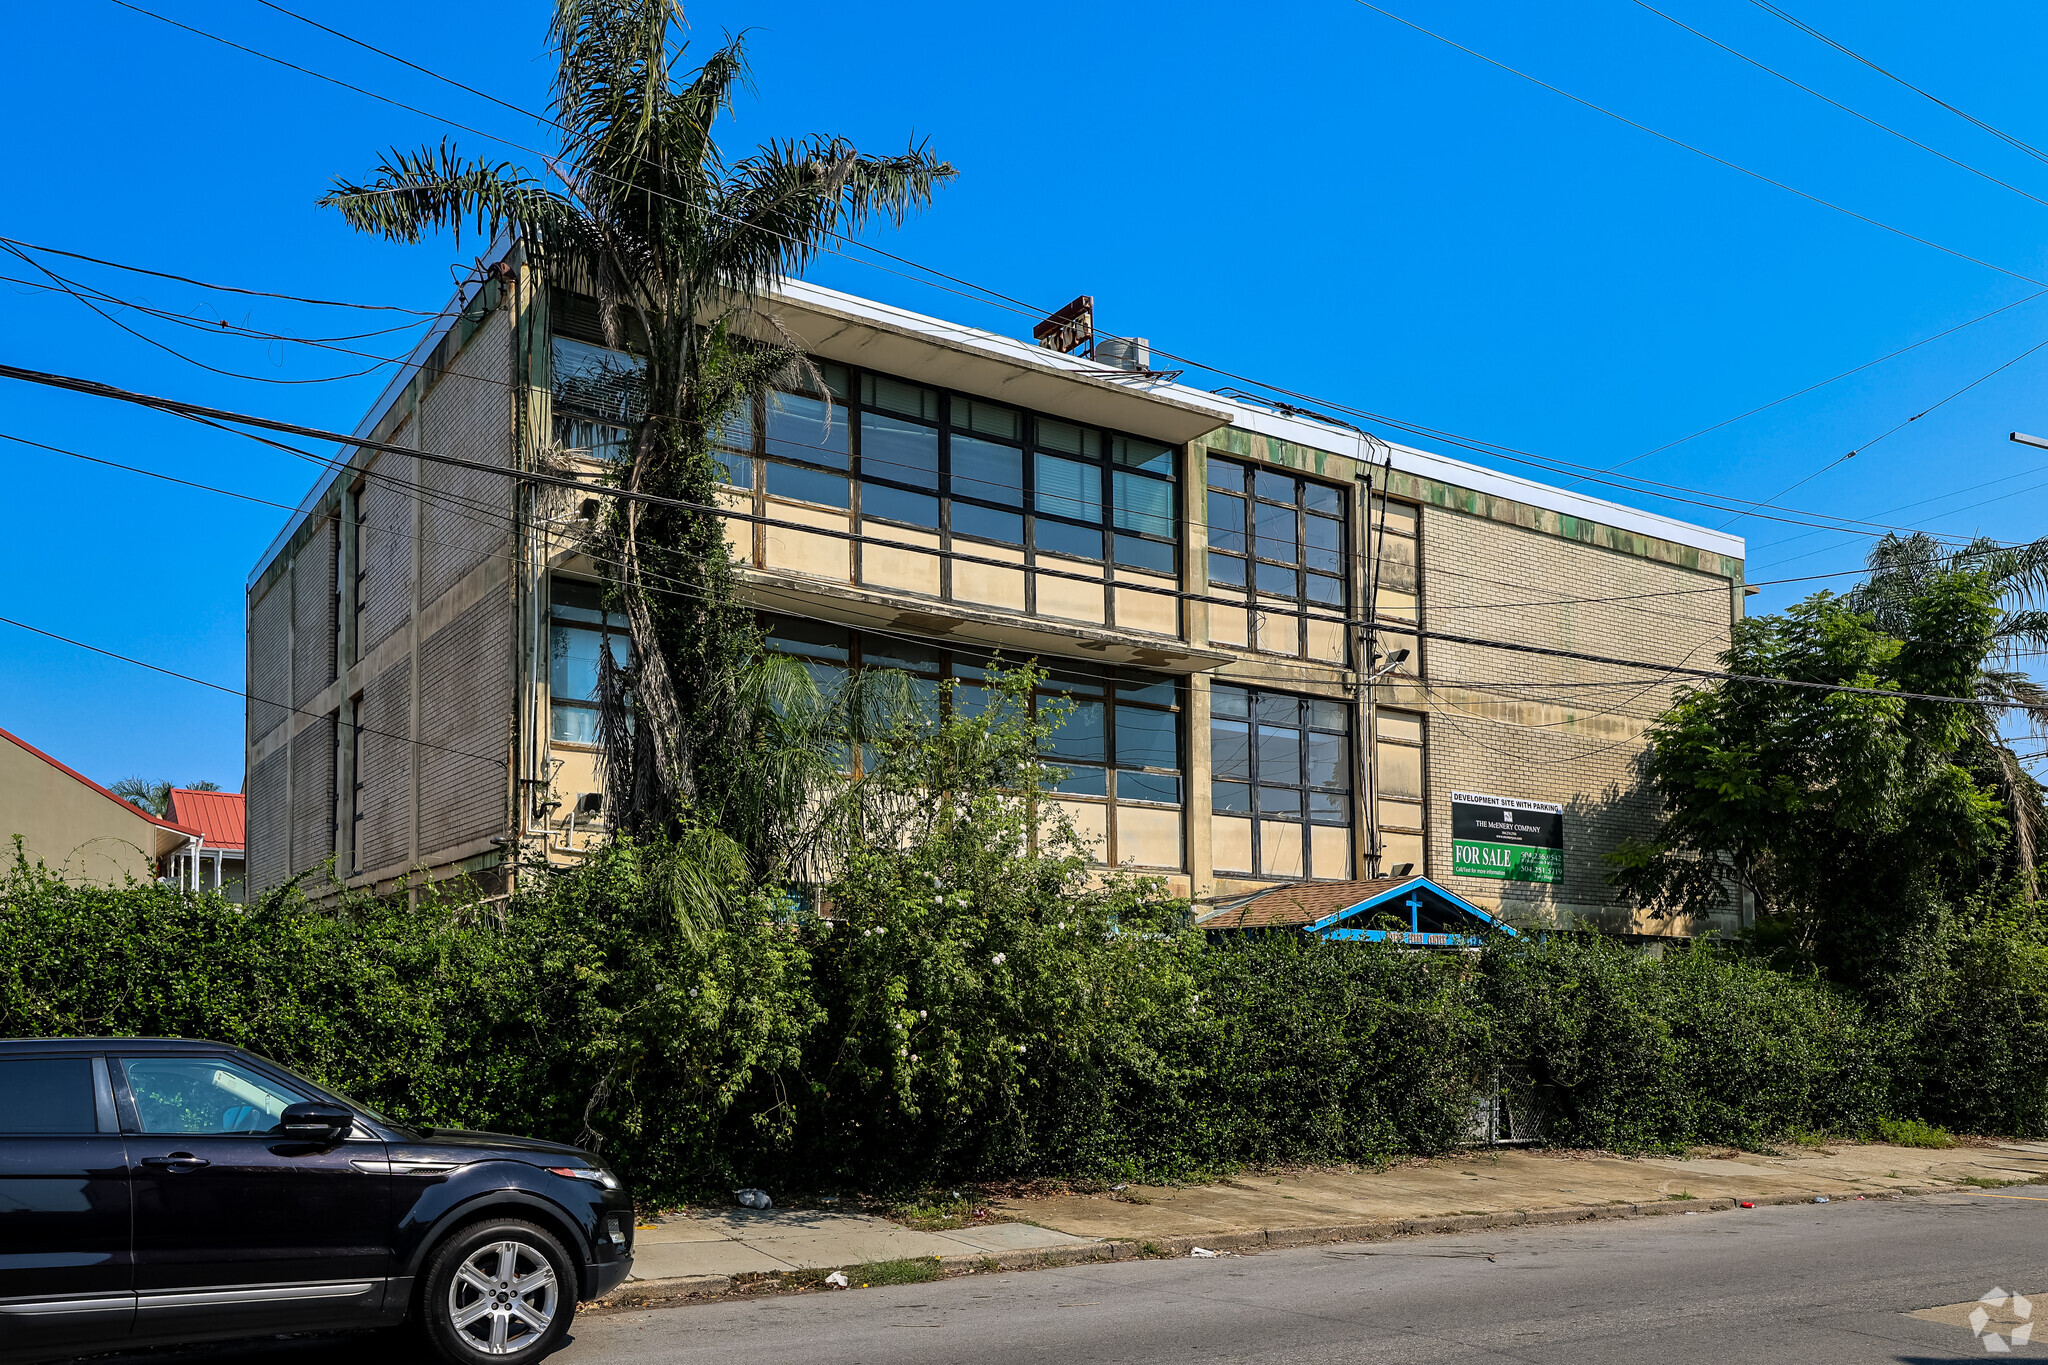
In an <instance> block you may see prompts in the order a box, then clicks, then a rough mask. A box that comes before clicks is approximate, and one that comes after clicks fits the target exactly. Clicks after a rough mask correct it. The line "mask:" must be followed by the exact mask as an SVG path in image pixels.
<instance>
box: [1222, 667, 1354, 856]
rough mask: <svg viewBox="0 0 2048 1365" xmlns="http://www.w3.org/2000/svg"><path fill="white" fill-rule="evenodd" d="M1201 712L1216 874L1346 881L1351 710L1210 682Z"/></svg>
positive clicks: (1323, 701) (1311, 699)
mask: <svg viewBox="0 0 2048 1365" xmlns="http://www.w3.org/2000/svg"><path fill="white" fill-rule="evenodd" d="M1209 715H1210V719H1209V764H1210V778H1211V783H1210V808H1211V810H1212V812H1213V819H1214V822H1215V824H1214V829H1213V835H1214V843H1213V847H1214V850H1215V857H1214V861H1215V866H1216V870H1217V871H1219V872H1226V873H1231V872H1234V873H1241V874H1249V875H1256V876H1263V877H1308V878H1316V879H1319V880H1342V879H1344V878H1348V877H1350V876H1351V875H1352V861H1351V838H1350V829H1351V810H1352V798H1351V793H1352V759H1351V706H1350V704H1349V703H1347V702H1343V701H1332V700H1327V699H1325V698H1321V697H1299V696H1295V695H1294V694H1292V693H1287V692H1267V691H1262V690H1254V689H1251V688H1244V687H1230V686H1225V685H1224V684H1221V683H1218V684H1216V685H1215V686H1214V687H1213V688H1211V689H1210V694H1209Z"/></svg>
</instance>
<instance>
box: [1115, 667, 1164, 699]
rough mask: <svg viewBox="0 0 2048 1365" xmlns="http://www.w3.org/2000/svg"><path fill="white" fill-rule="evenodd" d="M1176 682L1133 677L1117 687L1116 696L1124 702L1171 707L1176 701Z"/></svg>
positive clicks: (1127, 678)
mask: <svg viewBox="0 0 2048 1365" xmlns="http://www.w3.org/2000/svg"><path fill="white" fill-rule="evenodd" d="M1174 687H1175V684H1174V681H1173V679H1171V678H1144V677H1138V676H1136V675H1132V676H1130V677H1126V678H1125V679H1124V680H1123V681H1122V682H1120V683H1118V684H1117V685H1116V694H1117V696H1118V698H1120V699H1121V700H1123V701H1145V702H1151V703H1152V704H1153V705H1154V706H1171V705H1173V704H1174V701H1175V700H1176V698H1175V696H1174Z"/></svg>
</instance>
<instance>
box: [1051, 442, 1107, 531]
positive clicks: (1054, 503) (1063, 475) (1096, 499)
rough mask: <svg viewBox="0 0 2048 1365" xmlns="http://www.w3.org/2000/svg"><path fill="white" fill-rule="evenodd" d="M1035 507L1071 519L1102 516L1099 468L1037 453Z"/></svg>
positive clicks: (1087, 519) (1077, 519) (1099, 519)
mask: <svg viewBox="0 0 2048 1365" xmlns="http://www.w3.org/2000/svg"><path fill="white" fill-rule="evenodd" d="M1036 468H1037V473H1038V510H1039V511H1041V512H1050V513H1052V514H1053V515H1054V516H1060V517H1068V518H1071V519H1072V520H1074V521H1101V520H1102V470H1101V469H1100V468H1099V467H1098V466H1096V465H1092V464H1081V463H1080V462H1078V461H1075V460H1062V459H1061V458H1060V457H1059V456H1057V455H1040V456H1039V457H1038V460H1037V465H1036Z"/></svg>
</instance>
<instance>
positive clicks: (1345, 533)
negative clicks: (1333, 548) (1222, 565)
mask: <svg viewBox="0 0 2048 1365" xmlns="http://www.w3.org/2000/svg"><path fill="white" fill-rule="evenodd" d="M1204 463H1205V464H1206V466H1207V467H1208V469H1214V468H1216V467H1217V466H1219V465H1220V466H1223V467H1225V468H1232V469H1238V470H1242V471H1243V477H1242V479H1241V480H1240V481H1239V482H1238V483H1237V484H1236V485H1234V486H1226V487H1218V486H1217V484H1216V483H1215V481H1214V479H1213V478H1211V477H1210V476H1209V475H1208V473H1207V470H1205V471H1204V476H1203V481H1202V488H1203V492H1204V493H1205V494H1207V493H1218V494H1221V495H1222V496H1224V497H1230V498H1236V499H1237V500H1238V501H1239V502H1240V503H1242V504H1243V505H1244V549H1243V550H1241V551H1240V550H1219V549H1217V548H1215V546H1214V545H1213V544H1211V545H1210V547H1209V550H1208V553H1209V554H1210V555H1211V556H1216V557H1221V558H1223V559H1229V560H1234V561H1236V562H1237V563H1238V564H1240V565H1242V566H1243V570H1244V581H1243V583H1242V584H1235V583H1219V582H1218V581H1217V579H1216V577H1215V576H1214V574H1213V573H1208V574H1205V578H1206V580H1207V581H1206V583H1205V584H1204V586H1205V587H1222V588H1224V589H1226V590H1230V591H1241V592H1243V593H1244V594H1245V601H1244V606H1245V610H1246V611H1247V612H1248V613H1249V615H1248V617H1247V619H1246V622H1245V641H1246V648H1248V649H1251V650H1253V651H1255V652H1257V653H1261V654H1278V655H1281V656H1282V657H1284V658H1294V659H1306V658H1308V657H1309V652H1308V625H1309V614H1310V613H1311V612H1316V613H1322V614H1324V615H1325V616H1327V617H1329V618H1331V619H1341V618H1348V617H1349V615H1350V612H1351V600H1352V583H1351V574H1350V572H1349V565H1350V562H1351V545H1352V541H1353V539H1354V538H1355V537H1354V532H1353V528H1352V515H1351V492H1350V489H1349V488H1348V487H1345V486H1343V485H1340V484H1336V483H1332V482H1331V481H1329V480H1327V479H1318V478H1314V477H1311V476H1309V475H1306V474H1303V473H1301V472H1300V471H1299V470H1295V469H1289V468H1287V467H1286V466H1284V465H1268V464H1261V463H1260V462H1258V461H1257V460H1254V459H1250V458H1247V457H1241V456H1234V455H1219V454H1217V453H1216V452H1214V451H1211V452H1210V453H1209V455H1208V458H1207V459H1206V460H1205V462H1204ZM1260 474H1268V475H1273V476H1276V477H1280V478H1286V479H1288V480H1290V481H1291V482H1292V483H1293V485H1294V501H1293V502H1291V503H1284V502H1275V501H1274V500H1273V499H1271V498H1266V497H1261V496H1260V495H1259V492H1258V476H1259V475H1260ZM1311 486H1313V487H1317V488H1326V489H1329V490H1330V491H1331V492H1332V493H1333V494H1335V495H1336V500H1337V514H1336V515H1335V516H1332V515H1330V514H1329V513H1327V512H1317V511H1311V510H1310V509H1309V505H1308V489H1309V488H1310V487H1311ZM1261 504H1264V505H1265V506H1267V507H1288V508H1291V509H1292V510H1293V512H1294V556H1295V557H1294V561H1293V562H1292V563H1291V564H1290V563H1286V562H1283V561H1281V560H1277V559H1268V558H1266V557H1265V556H1264V555H1261V554H1260V553H1259V532H1258V509H1259V507H1260V505H1261ZM1207 514H1208V506H1207V502H1206V499H1205V501H1204V504H1203V518H1204V522H1205V524H1206V523H1207V519H1208V515H1207ZM1312 516H1313V517H1322V518H1324V519H1325V520H1328V521H1334V522H1336V523H1337V572H1336V573H1335V574H1323V575H1321V576H1322V577H1325V578H1330V577H1334V578H1335V579H1336V580H1337V583H1338V588H1339V594H1338V595H1339V598H1340V600H1339V601H1338V602H1336V603H1334V604H1332V603H1327V602H1318V601H1316V600H1315V599H1314V598H1313V597H1311V596H1309V591H1308V581H1309V576H1310V575H1311V574H1312V573H1314V572H1316V571H1315V570H1312V569H1310V568H1309V565H1308V552H1309V548H1310V546H1309V543H1308V519H1309V518H1310V517H1312ZM1261 564H1271V565H1273V566H1274V567H1275V568H1283V569H1289V570H1291V571H1292V572H1293V574H1294V592H1293V594H1292V595H1287V594H1282V593H1273V592H1266V591H1265V590H1263V589H1261V588H1260V587H1259V585H1258V566H1259V565H1261ZM1261 598H1264V599H1267V600H1268V601H1271V602H1275V603H1283V602H1284V603H1287V604H1288V605H1285V606H1273V607H1261V605H1260V599H1261ZM1274 613H1285V614H1290V615H1292V617H1293V618H1294V642H1293V648H1291V649H1274V648H1272V647H1271V646H1269V645H1268V644H1266V643H1264V642H1263V641H1262V639H1261V636H1262V635H1263V634H1264V626H1265V620H1266V617H1268V616H1270V615H1272V614H1274ZM1346 634H1347V636H1348V634H1349V632H1348V631H1347V632H1346ZM1349 648H1350V644H1349V642H1348V640H1347V643H1346V649H1347V651H1348V650H1349ZM1339 666H1340V667H1341V664H1340V665H1339Z"/></svg>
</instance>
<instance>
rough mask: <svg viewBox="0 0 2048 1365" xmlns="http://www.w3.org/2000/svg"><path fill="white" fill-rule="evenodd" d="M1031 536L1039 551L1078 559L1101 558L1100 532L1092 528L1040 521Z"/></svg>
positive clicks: (1034, 526)
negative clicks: (1035, 541) (1034, 539)
mask: <svg viewBox="0 0 2048 1365" xmlns="http://www.w3.org/2000/svg"><path fill="white" fill-rule="evenodd" d="M1031 534H1032V536H1033V537H1034V538H1036V540H1037V542H1038V548H1039V549H1041V550H1049V551H1051V552H1052V553H1054V554H1061V555H1073V556H1075V557H1077V558H1080V559H1100V558H1102V532H1100V531H1097V530H1095V529H1093V528H1092V527H1087V526H1069V525H1067V524H1066V523H1065V522H1060V521H1043V520H1041V521H1039V522H1036V523H1035V524H1034V525H1033V527H1032V531H1031Z"/></svg>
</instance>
